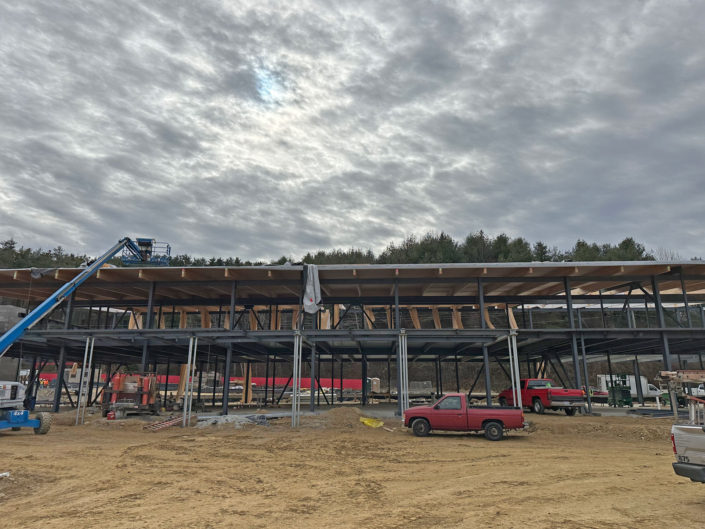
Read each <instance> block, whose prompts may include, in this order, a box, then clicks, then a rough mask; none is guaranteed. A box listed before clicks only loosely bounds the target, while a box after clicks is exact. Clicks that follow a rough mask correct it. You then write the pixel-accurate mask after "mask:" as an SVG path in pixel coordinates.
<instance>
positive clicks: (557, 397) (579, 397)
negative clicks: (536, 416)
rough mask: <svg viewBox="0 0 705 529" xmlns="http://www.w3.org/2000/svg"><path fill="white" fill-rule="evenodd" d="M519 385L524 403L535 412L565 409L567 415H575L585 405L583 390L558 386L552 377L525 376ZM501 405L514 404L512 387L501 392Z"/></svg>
mask: <svg viewBox="0 0 705 529" xmlns="http://www.w3.org/2000/svg"><path fill="white" fill-rule="evenodd" d="M519 387H520V388H521V403H522V405H523V406H526V407H529V408H531V409H532V410H533V411H534V412H535V413H543V412H544V411H545V410H546V409H549V410H564V411H565V413H566V415H575V412H576V410H578V409H579V408H582V407H583V406H585V392H584V391H583V390H581V389H565V388H562V387H560V386H556V385H555V383H554V382H553V380H551V379H550V378H523V379H521V381H520V383H519ZM499 405H500V406H513V405H514V396H513V395H512V390H511V388H510V389H505V390H504V391H502V393H500V394H499Z"/></svg>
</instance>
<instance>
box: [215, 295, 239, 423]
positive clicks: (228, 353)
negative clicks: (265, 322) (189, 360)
mask: <svg viewBox="0 0 705 529" xmlns="http://www.w3.org/2000/svg"><path fill="white" fill-rule="evenodd" d="M236 303H237V281H233V282H232V283H231V284H230V318H228V319H229V321H228V327H229V328H230V329H229V330H231V331H232V330H233V329H234V328H235V305H236ZM232 363H233V344H232V343H229V344H228V346H227V347H226V349H225V369H224V370H223V371H224V373H223V376H224V379H225V381H226V382H225V383H226V384H227V385H228V386H227V387H228V390H227V391H225V385H223V406H222V407H221V410H220V414H221V415H227V414H228V404H229V402H230V370H231V369H232ZM216 366H217V364H216ZM245 382H247V381H245ZM215 384H216V382H215V376H214V377H213V387H214V388H215ZM213 395H214V397H215V389H214V390H213ZM213 405H215V398H214V402H213Z"/></svg>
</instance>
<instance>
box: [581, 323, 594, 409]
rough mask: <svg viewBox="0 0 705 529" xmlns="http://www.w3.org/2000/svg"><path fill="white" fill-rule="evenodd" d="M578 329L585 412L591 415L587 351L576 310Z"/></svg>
mask: <svg viewBox="0 0 705 529" xmlns="http://www.w3.org/2000/svg"><path fill="white" fill-rule="evenodd" d="M578 327H579V328H580V348H581V349H582V351H583V377H584V378H585V398H586V399H587V411H588V413H592V397H590V377H589V376H588V365H587V349H586V348H585V335H584V334H583V332H582V328H583V316H582V314H581V312H580V309H578Z"/></svg>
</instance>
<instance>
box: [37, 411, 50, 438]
mask: <svg viewBox="0 0 705 529" xmlns="http://www.w3.org/2000/svg"><path fill="white" fill-rule="evenodd" d="M37 419H39V427H38V428H35V429H34V433H36V434H39V435H44V434H45V433H47V432H48V431H49V428H51V422H52V421H53V420H54V417H53V416H52V414H51V413H46V412H42V413H37Z"/></svg>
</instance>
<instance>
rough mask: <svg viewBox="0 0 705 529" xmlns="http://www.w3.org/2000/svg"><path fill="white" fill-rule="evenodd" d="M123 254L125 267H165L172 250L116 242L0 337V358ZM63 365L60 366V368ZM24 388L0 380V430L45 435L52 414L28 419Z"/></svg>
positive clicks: (129, 241) (150, 241) (155, 244)
mask: <svg viewBox="0 0 705 529" xmlns="http://www.w3.org/2000/svg"><path fill="white" fill-rule="evenodd" d="M120 251H122V262H123V263H124V264H127V265H130V264H139V265H143V266H144V265H153V266H164V265H168V264H169V256H170V253H171V248H170V246H169V245H168V244H166V243H158V242H156V241H155V240H154V239H137V242H135V241H133V240H132V239H130V238H129V237H125V238H124V239H120V241H118V243H117V244H116V245H115V246H113V247H112V248H110V250H108V251H107V252H105V253H104V254H103V255H101V256H100V257H98V259H96V260H95V261H93V262H92V263H89V265H88V266H87V267H86V269H85V270H83V271H82V272H81V273H80V274H78V275H77V276H76V277H74V278H73V279H72V280H71V281H69V282H67V283H65V284H64V285H62V286H61V288H59V289H58V290H57V291H56V292H54V293H53V294H52V295H51V296H49V297H48V298H47V299H46V300H44V301H43V302H42V303H40V304H39V305H38V306H37V308H35V309H34V310H33V311H32V312H30V313H29V314H27V316H25V317H24V318H23V319H22V320H20V321H19V322H17V324H15V325H14V326H13V327H12V328H11V329H10V330H9V331H7V332H6V333H5V334H3V335H2V337H0V357H2V356H3V355H4V354H5V353H6V352H7V351H8V349H9V348H10V347H11V346H12V344H13V343H15V342H16V341H17V340H19V339H20V337H21V336H22V335H23V334H24V332H25V331H26V330H28V329H30V328H32V326H34V325H35V324H36V323H38V322H39V321H41V319H42V318H44V317H45V316H46V315H47V314H49V313H50V312H51V311H52V310H54V309H55V308H56V307H57V306H58V305H59V304H60V303H61V302H62V301H64V300H65V299H66V298H67V297H68V296H70V295H71V293H72V292H74V291H75V290H76V289H77V288H78V287H79V286H80V285H81V284H82V283H83V282H84V281H85V280H86V279H88V278H89V277H91V276H92V275H93V274H95V273H96V272H97V271H98V270H100V268H101V267H102V266H103V265H105V264H106V263H107V262H108V261H110V259H112V258H113V257H115V255H117V254H118V253H119V252H120ZM61 368H63V366H60V369H61ZM24 391H25V387H24V385H22V384H20V383H18V382H4V381H0V430H4V429H8V428H12V429H13V430H19V429H20V428H34V431H35V433H38V434H44V433H47V432H48V431H49V427H50V426H51V415H50V414H48V413H39V414H38V416H37V418H36V419H30V418H29V411H28V410H24V409H22V408H23V406H22V402H23V401H24Z"/></svg>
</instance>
